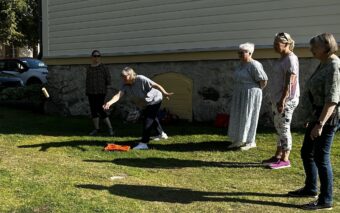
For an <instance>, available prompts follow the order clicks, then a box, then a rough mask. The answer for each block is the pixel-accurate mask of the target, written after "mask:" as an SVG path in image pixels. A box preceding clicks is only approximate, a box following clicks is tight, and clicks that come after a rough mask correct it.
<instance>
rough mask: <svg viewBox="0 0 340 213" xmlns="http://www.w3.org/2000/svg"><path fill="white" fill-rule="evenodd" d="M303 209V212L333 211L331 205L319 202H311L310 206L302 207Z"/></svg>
mask: <svg viewBox="0 0 340 213" xmlns="http://www.w3.org/2000/svg"><path fill="white" fill-rule="evenodd" d="M301 208H302V209H303V210H332V209H333V207H332V205H331V204H326V203H323V204H321V203H319V202H318V201H317V200H316V201H313V202H310V203H308V204H305V205H302V206H301Z"/></svg>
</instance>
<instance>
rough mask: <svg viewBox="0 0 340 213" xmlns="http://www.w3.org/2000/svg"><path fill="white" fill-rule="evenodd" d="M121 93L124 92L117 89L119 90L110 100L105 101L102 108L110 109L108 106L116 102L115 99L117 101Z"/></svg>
mask: <svg viewBox="0 0 340 213" xmlns="http://www.w3.org/2000/svg"><path fill="white" fill-rule="evenodd" d="M123 95H124V92H122V91H120V90H119V92H118V93H117V94H115V95H114V96H113V97H112V98H111V100H109V101H108V102H106V103H105V104H104V105H103V108H104V109H105V110H108V109H110V106H111V105H112V104H114V103H116V102H117V101H119V99H120V98H121V97H122V96H123Z"/></svg>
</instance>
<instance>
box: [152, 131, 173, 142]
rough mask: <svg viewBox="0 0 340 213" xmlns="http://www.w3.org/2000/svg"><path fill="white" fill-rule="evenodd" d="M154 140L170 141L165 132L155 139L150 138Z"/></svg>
mask: <svg viewBox="0 0 340 213" xmlns="http://www.w3.org/2000/svg"><path fill="white" fill-rule="evenodd" d="M150 138H151V139H152V140H155V141H159V140H161V139H165V140H166V139H168V138H169V137H168V135H167V134H166V133H165V132H162V134H160V135H158V136H155V137H150Z"/></svg>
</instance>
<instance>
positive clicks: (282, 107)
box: [276, 101, 285, 114]
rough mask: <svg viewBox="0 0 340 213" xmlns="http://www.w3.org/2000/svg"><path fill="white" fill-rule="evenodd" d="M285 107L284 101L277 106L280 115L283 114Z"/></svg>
mask: <svg viewBox="0 0 340 213" xmlns="http://www.w3.org/2000/svg"><path fill="white" fill-rule="evenodd" d="M284 106H285V104H284V102H283V101H279V102H278V103H277V104H276V107H277V111H278V113H280V114H281V113H282V112H283V109H284Z"/></svg>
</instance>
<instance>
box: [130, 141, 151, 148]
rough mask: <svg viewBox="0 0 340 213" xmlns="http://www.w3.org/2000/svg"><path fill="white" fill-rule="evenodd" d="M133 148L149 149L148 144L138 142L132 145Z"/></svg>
mask: <svg viewBox="0 0 340 213" xmlns="http://www.w3.org/2000/svg"><path fill="white" fill-rule="evenodd" d="M133 149H135V150H145V149H149V147H148V145H147V144H146V143H142V142H140V143H139V144H138V145H137V146H135V147H133Z"/></svg>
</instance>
